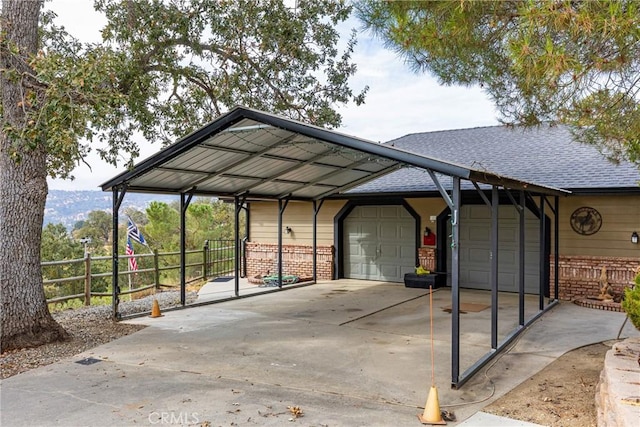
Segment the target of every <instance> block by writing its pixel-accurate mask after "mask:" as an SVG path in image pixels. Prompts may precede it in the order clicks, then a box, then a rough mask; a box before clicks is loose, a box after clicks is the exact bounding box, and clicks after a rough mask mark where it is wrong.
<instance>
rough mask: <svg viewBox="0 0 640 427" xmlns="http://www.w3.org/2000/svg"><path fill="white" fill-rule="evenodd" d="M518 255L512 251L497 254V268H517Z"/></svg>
mask: <svg viewBox="0 0 640 427" xmlns="http://www.w3.org/2000/svg"><path fill="white" fill-rule="evenodd" d="M517 262H518V253H517V252H515V251H512V250H504V251H499V252H498V266H500V267H504V268H517V266H518V264H517Z"/></svg>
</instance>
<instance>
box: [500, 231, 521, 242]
mask: <svg viewBox="0 0 640 427" xmlns="http://www.w3.org/2000/svg"><path fill="white" fill-rule="evenodd" d="M517 241H518V229H516V228H513V227H500V228H499V229H498V242H500V243H506V244H509V243H511V244H515V243H516V242H517Z"/></svg>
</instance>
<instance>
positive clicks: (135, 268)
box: [125, 237, 138, 271]
mask: <svg viewBox="0 0 640 427" xmlns="http://www.w3.org/2000/svg"><path fill="white" fill-rule="evenodd" d="M125 253H126V254H127V255H135V253H134V252H133V244H132V243H131V239H130V238H129V237H127V249H126V251H125ZM129 271H138V261H136V258H135V257H134V256H132V257H131V258H129Z"/></svg>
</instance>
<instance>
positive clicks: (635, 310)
mask: <svg viewBox="0 0 640 427" xmlns="http://www.w3.org/2000/svg"><path fill="white" fill-rule="evenodd" d="M637 273H638V274H637V275H636V278H635V280H634V283H635V286H633V287H632V288H631V289H625V290H624V299H623V300H622V308H623V309H624V311H625V312H626V313H627V316H629V319H631V323H633V326H635V327H636V329H638V330H640V267H638V270H637Z"/></svg>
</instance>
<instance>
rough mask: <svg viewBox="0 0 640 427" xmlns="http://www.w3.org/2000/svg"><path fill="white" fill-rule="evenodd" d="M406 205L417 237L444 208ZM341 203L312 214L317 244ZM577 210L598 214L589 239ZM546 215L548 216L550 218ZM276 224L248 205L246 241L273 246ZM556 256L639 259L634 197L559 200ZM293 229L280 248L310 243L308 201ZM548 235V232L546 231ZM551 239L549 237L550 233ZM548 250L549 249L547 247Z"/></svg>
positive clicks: (423, 201) (639, 206)
mask: <svg viewBox="0 0 640 427" xmlns="http://www.w3.org/2000/svg"><path fill="white" fill-rule="evenodd" d="M407 202H408V203H409V205H410V206H411V207H412V208H413V209H414V210H415V211H416V212H417V213H418V215H420V218H421V219H422V221H421V224H420V232H421V233H422V231H423V230H424V227H429V228H430V229H431V230H432V231H433V232H436V233H442V232H444V231H442V230H437V229H436V223H435V222H432V221H431V220H430V217H431V216H436V217H437V216H438V215H439V214H440V213H441V212H442V211H443V210H444V209H445V208H446V204H445V202H444V200H442V199H441V198H419V199H418V198H416V199H407ZM345 203H346V202H345V201H338V200H328V201H325V203H324V204H323V206H322V209H320V214H319V215H318V244H320V245H332V244H334V239H333V219H334V217H335V215H336V214H337V213H338V212H339V211H340V209H341V208H342V207H343V206H344V204H345ZM582 206H590V207H592V208H595V209H597V210H598V212H600V214H601V215H602V228H601V229H600V231H598V232H597V233H596V234H594V235H591V236H581V235H579V234H577V233H576V232H574V231H573V229H572V228H571V224H570V222H569V218H570V217H571V214H572V213H573V211H574V210H576V209H577V208H579V207H582ZM551 216H552V215H551ZM277 224H278V204H277V203H276V202H254V203H252V204H251V241H253V242H262V243H275V242H276V241H277V239H278V236H277ZM551 224H552V226H553V220H552V222H551ZM559 224H560V227H559V228H560V254H561V255H563V256H577V255H579V256H609V257H640V244H639V245H634V244H632V243H631V233H632V232H633V231H637V232H638V233H640V196H624V195H616V196H597V197H595V196H590V197H582V196H570V197H566V198H561V199H560V217H559ZM286 226H289V227H291V228H292V229H293V232H292V233H291V234H283V243H284V244H311V239H312V230H313V208H312V204H311V203H310V202H290V203H289V205H288V206H287V209H286V210H285V213H284V217H283V227H286ZM552 232H553V230H552ZM552 236H553V234H552ZM552 248H553V246H552Z"/></svg>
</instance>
